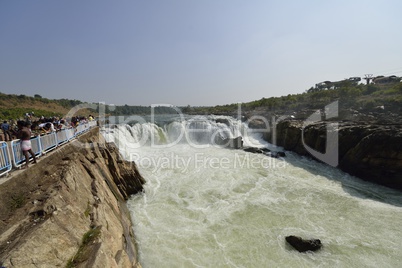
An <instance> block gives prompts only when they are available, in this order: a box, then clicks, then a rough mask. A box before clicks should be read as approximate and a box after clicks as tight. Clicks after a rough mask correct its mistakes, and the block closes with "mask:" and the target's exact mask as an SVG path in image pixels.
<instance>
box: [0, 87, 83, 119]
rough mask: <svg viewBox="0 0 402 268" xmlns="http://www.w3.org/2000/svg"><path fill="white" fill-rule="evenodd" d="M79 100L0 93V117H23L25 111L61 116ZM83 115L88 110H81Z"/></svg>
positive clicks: (78, 102)
mask: <svg viewBox="0 0 402 268" xmlns="http://www.w3.org/2000/svg"><path fill="white" fill-rule="evenodd" d="M81 103H82V102H81V101H79V100H67V99H60V100H51V99H47V98H42V97H41V96H40V95H35V96H34V97H30V96H26V95H14V94H4V93H0V119H1V120H6V119H18V118H23V117H24V116H25V114H26V113H34V114H35V116H44V117H51V116H63V115H65V114H67V113H68V111H69V110H70V109H71V108H72V107H74V106H75V105H78V104H81ZM80 112H83V113H84V114H83V115H86V114H87V113H88V112H89V111H87V110H83V111H80Z"/></svg>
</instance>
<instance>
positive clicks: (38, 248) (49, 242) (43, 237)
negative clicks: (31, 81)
mask: <svg viewBox="0 0 402 268" xmlns="http://www.w3.org/2000/svg"><path fill="white" fill-rule="evenodd" d="M84 144H87V145H89V144H91V146H90V148H82V146H80V145H84ZM12 176H14V177H13V178H11V179H10V180H8V181H7V182H5V183H3V184H1V185H0V203H1V204H2V207H1V208H0V234H1V235H0V262H1V265H2V266H5V267H57V266H59V267H65V266H66V265H67V263H68V262H70V263H72V264H74V265H75V266H81V267H140V264H139V263H138V258H137V249H136V246H135V239H134V234H133V231H132V224H131V216H130V213H129V211H128V209H127V207H126V205H125V199H127V198H128V197H129V196H130V195H131V194H135V193H137V192H140V191H142V184H143V183H144V182H145V181H144V179H143V178H142V177H141V175H140V174H139V173H138V170H137V168H136V166H135V164H134V163H129V162H126V161H124V160H122V159H121V158H120V155H119V154H118V151H117V149H116V148H114V147H113V146H112V145H108V144H105V142H104V140H103V138H102V137H100V136H99V132H98V129H97V128H95V129H93V130H91V131H90V132H89V133H87V134H84V135H83V136H82V137H80V139H79V140H76V141H73V142H71V143H69V144H66V145H64V146H63V147H61V148H60V149H58V150H56V151H54V152H52V153H50V154H49V155H48V156H46V157H43V158H41V159H39V161H38V164H36V165H32V166H30V167H29V169H28V170H25V171H23V172H21V173H19V174H15V175H12Z"/></svg>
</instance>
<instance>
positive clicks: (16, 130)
mask: <svg viewBox="0 0 402 268" xmlns="http://www.w3.org/2000/svg"><path fill="white" fill-rule="evenodd" d="M92 120H94V117H93V116H92V115H89V116H88V117H85V116H74V117H72V118H59V117H56V116H54V117H44V116H41V117H35V116H34V115H33V114H26V115H25V119H24V120H8V121H7V120H4V121H3V122H2V123H1V127H0V128H1V130H2V134H3V135H1V136H0V140H1V141H11V140H14V139H20V138H21V129H22V127H27V128H29V129H30V131H31V135H32V136H38V135H45V134H48V133H52V132H56V131H60V130H62V129H65V128H71V127H77V126H78V125H79V124H81V123H87V122H89V121H92Z"/></svg>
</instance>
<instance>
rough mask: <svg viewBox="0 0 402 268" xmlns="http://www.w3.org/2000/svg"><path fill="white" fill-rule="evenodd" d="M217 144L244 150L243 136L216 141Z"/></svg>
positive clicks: (217, 139)
mask: <svg viewBox="0 0 402 268" xmlns="http://www.w3.org/2000/svg"><path fill="white" fill-rule="evenodd" d="M215 144H217V145H220V146H223V147H225V148H230V149H241V148H243V138H242V137H241V136H239V137H237V138H233V139H220V138H216V139H215Z"/></svg>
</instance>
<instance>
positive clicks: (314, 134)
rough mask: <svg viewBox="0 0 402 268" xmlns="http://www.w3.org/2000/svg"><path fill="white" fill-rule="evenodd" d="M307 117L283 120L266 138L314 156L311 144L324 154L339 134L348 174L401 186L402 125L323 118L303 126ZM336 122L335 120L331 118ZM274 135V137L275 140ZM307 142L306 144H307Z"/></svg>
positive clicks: (339, 162) (342, 164)
mask: <svg viewBox="0 0 402 268" xmlns="http://www.w3.org/2000/svg"><path fill="white" fill-rule="evenodd" d="M303 123H304V121H299V120H284V121H280V122H279V123H278V124H277V125H276V129H275V134H276V135H273V131H271V132H269V133H268V134H267V135H266V136H265V138H266V140H267V141H269V142H271V143H275V144H276V145H279V146H282V147H283V148H284V149H285V150H289V151H294V152H296V153H298V154H300V155H305V156H311V154H310V153H309V151H308V150H307V147H308V148H311V149H313V150H315V151H317V152H319V153H322V154H325V153H326V147H327V146H328V147H329V146H331V144H330V143H328V145H327V137H328V135H337V136H338V154H337V155H338V159H337V161H336V162H337V166H338V167H339V168H340V169H341V170H343V171H345V172H348V173H349V174H352V175H355V176H357V177H359V178H361V179H363V180H367V181H371V182H374V183H378V184H381V185H385V186H388V187H391V188H395V189H401V190H402V125H401V124H391V123H388V124H386V123H381V122H378V121H377V122H373V123H370V122H358V121H346V120H345V121H341V122H337V126H336V128H331V127H328V128H327V126H330V124H331V122H329V121H327V122H324V121H320V122H316V123H314V124H309V125H307V126H305V127H304V126H303ZM332 123H334V122H332ZM274 139H275V140H274ZM305 145H307V146H305Z"/></svg>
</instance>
